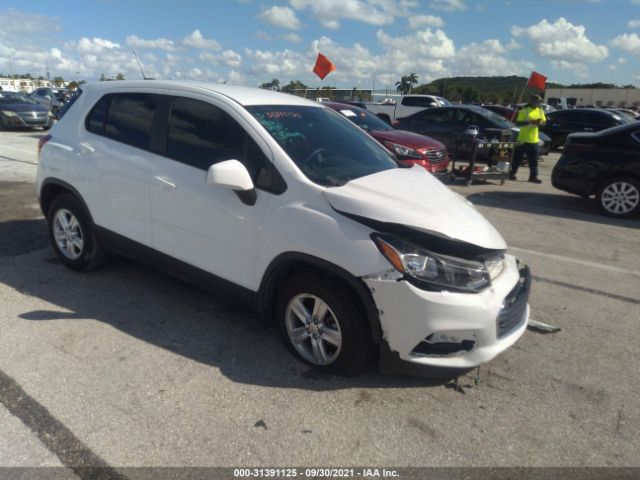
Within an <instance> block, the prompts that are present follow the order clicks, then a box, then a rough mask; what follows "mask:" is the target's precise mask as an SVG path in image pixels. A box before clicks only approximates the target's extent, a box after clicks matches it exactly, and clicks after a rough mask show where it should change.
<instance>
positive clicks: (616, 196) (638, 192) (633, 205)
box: [596, 177, 640, 218]
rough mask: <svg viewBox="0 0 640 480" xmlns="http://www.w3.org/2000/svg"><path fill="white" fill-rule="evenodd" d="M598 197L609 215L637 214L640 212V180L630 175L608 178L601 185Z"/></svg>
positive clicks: (631, 215)
mask: <svg viewBox="0 0 640 480" xmlns="http://www.w3.org/2000/svg"><path fill="white" fill-rule="evenodd" d="M596 199H597V201H598V205H599V206H600V208H602V210H604V212H605V213H606V214H607V215H610V216H612V217H618V218H626V217H633V216H636V215H638V214H640V182H638V181H637V180H636V179H634V178H630V177H612V178H608V179H607V180H605V181H604V182H603V183H602V184H601V185H600V188H599V189H598V193H597V195H596Z"/></svg>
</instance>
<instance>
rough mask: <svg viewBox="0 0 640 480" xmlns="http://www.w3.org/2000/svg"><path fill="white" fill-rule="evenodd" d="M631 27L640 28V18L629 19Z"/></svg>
mask: <svg viewBox="0 0 640 480" xmlns="http://www.w3.org/2000/svg"><path fill="white" fill-rule="evenodd" d="M628 25H629V28H638V27H640V19H636V20H629V23H628Z"/></svg>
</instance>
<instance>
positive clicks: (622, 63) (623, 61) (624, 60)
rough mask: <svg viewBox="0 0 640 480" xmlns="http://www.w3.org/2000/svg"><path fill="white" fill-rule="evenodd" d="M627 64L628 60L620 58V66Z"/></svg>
mask: <svg viewBox="0 0 640 480" xmlns="http://www.w3.org/2000/svg"><path fill="white" fill-rule="evenodd" d="M625 63H627V59H626V58H623V57H620V58H618V64H619V65H624V64H625Z"/></svg>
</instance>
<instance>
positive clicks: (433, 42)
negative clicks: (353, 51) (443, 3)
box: [376, 28, 456, 61]
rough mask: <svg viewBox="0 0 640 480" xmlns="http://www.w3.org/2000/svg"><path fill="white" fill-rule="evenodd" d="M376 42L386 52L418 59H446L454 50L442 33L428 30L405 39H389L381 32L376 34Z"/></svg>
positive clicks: (450, 42)
mask: <svg viewBox="0 0 640 480" xmlns="http://www.w3.org/2000/svg"><path fill="white" fill-rule="evenodd" d="M376 37H377V38H378V42H379V43H380V44H381V45H382V46H383V47H385V48H387V50H396V51H398V52H406V53H407V54H410V55H412V56H414V57H415V58H416V61H419V59H420V58H421V57H422V58H427V59H446V58H451V57H453V56H454V55H455V53H456V49H455V46H454V45H453V40H451V39H450V38H449V37H447V34H446V33H444V31H442V30H440V29H438V30H436V31H435V32H434V31H432V30H431V29H430V28H427V29H426V30H421V31H418V32H416V33H415V34H414V35H411V36H405V37H391V36H389V35H388V34H387V33H385V32H384V31H382V30H378V32H377V33H376Z"/></svg>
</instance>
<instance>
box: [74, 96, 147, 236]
mask: <svg viewBox="0 0 640 480" xmlns="http://www.w3.org/2000/svg"><path fill="white" fill-rule="evenodd" d="M158 99H159V95H157V94H154V93H130V92H128V93H112V94H107V95H104V96H103V97H102V98H100V100H99V101H98V102H97V103H96V104H95V105H94V107H93V108H92V109H91V111H90V113H89V115H88V116H87V118H86V121H85V126H84V127H85V129H86V131H85V132H83V134H82V136H81V141H80V143H79V145H78V146H77V157H76V158H75V159H74V160H73V162H74V163H73V165H71V168H70V172H71V173H70V174H71V175H72V176H73V183H74V185H79V186H80V190H81V191H80V193H82V195H83V197H84V198H85V200H86V201H87V204H88V205H89V209H90V210H91V214H92V216H93V220H94V222H95V223H96V224H97V225H98V226H100V227H103V228H106V229H108V230H110V231H112V232H114V233H117V234H119V235H122V236H124V237H127V238H128V239H131V240H134V241H136V242H138V243H141V244H143V245H150V244H151V224H150V219H151V215H150V209H149V175H150V164H151V159H152V158H153V157H154V156H155V155H154V154H153V153H152V152H151V143H152V142H151V137H152V131H153V130H154V126H155V123H154V122H155V113H156V109H157V106H158Z"/></svg>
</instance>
